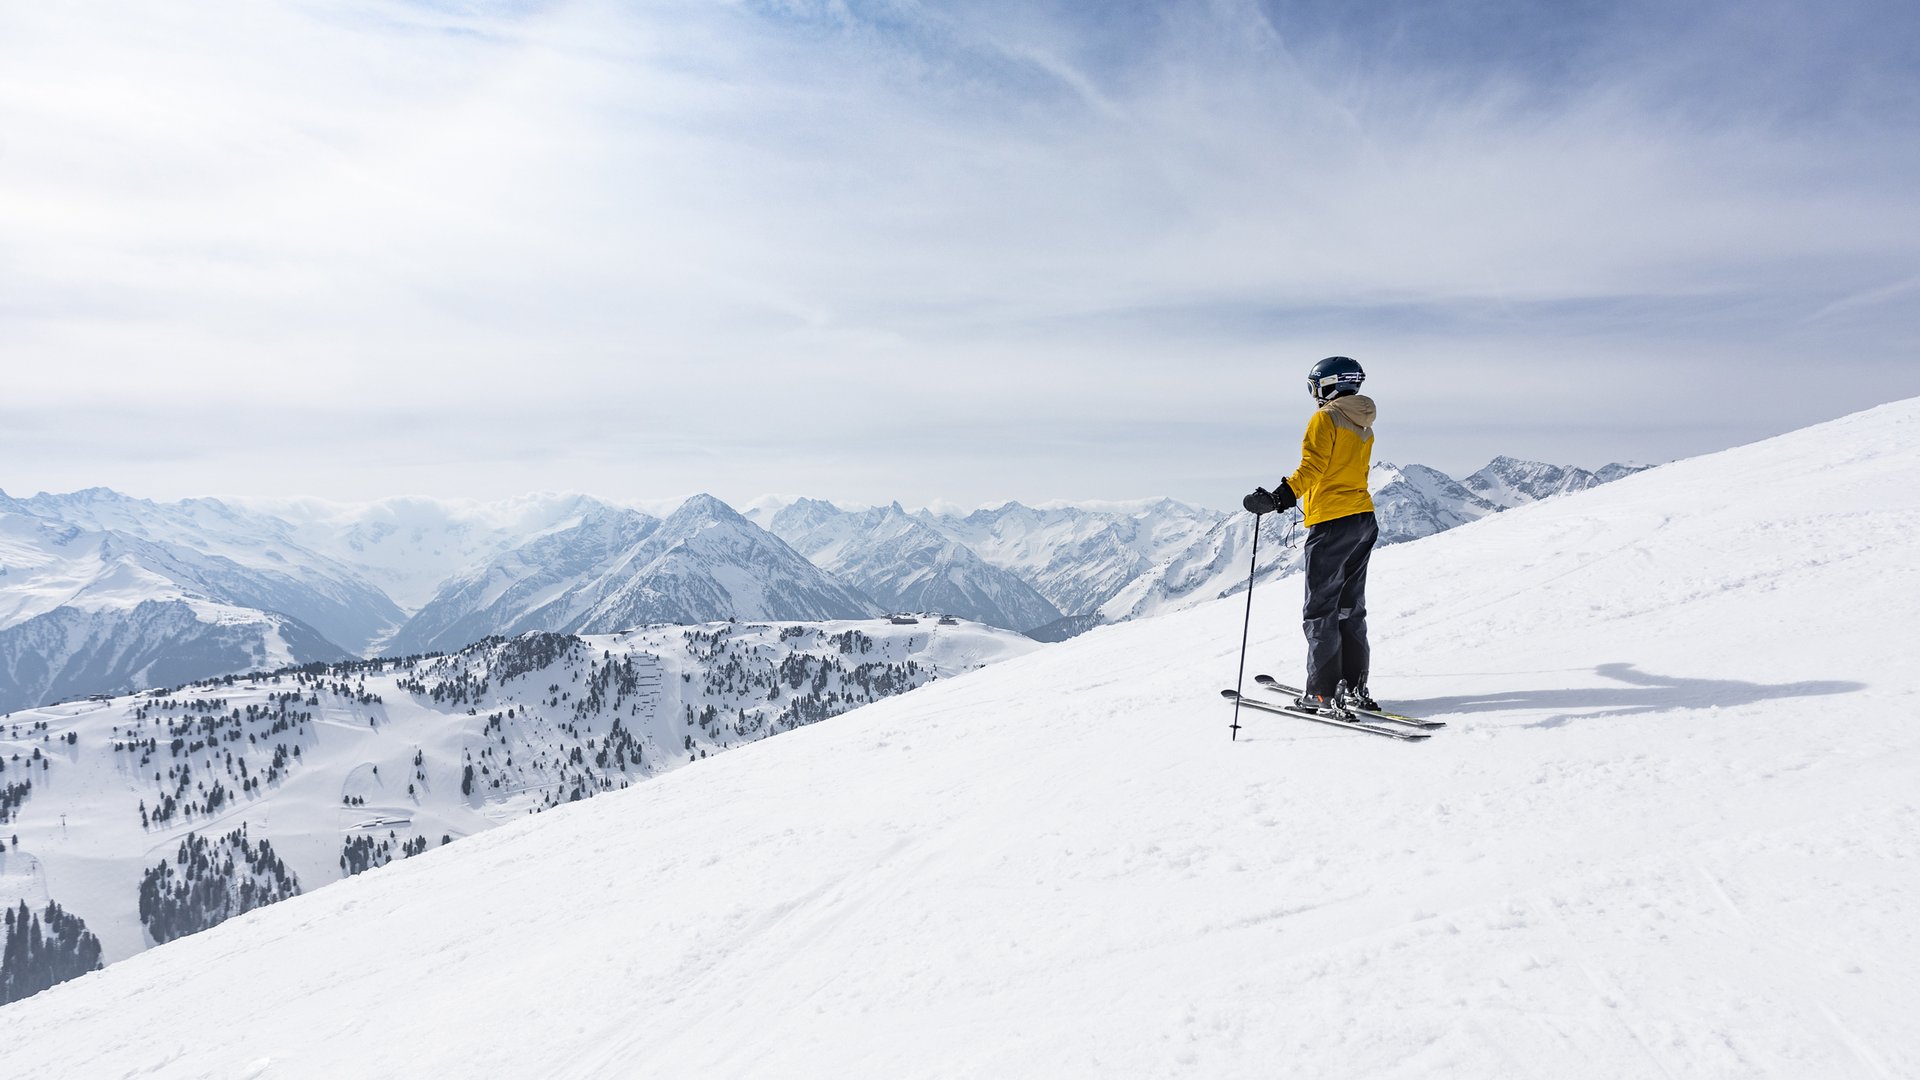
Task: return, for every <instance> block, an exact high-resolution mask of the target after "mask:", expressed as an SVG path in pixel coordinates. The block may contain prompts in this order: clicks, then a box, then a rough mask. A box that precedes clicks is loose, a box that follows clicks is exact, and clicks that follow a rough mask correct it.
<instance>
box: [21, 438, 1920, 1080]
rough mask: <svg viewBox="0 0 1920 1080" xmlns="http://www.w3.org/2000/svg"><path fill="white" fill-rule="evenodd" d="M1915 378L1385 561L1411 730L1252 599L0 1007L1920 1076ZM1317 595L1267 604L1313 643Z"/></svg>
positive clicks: (1575, 1068) (324, 1058) (535, 1045)
mask: <svg viewBox="0 0 1920 1080" xmlns="http://www.w3.org/2000/svg"><path fill="white" fill-rule="evenodd" d="M1917 493H1920V402H1912V401H1910V402H1902V403H1899V404H1896V405H1891V406H1887V407H1884V408H1881V409H1878V410H1875V411H1873V412H1869V413H1865V414H1861V415H1858V416H1853V417H1849V418H1846V419H1843V420H1840V421H1837V422H1834V423H1831V424H1827V425H1824V426H1821V427H1819V428H1815V429H1810V430H1808V431H1805V432H1801V433H1797V434H1794V435H1790V436H1787V437H1783V438H1780V439H1776V440H1773V441H1770V442H1766V443H1762V444H1759V445H1756V446H1752V447H1747V448H1744V449H1740V450H1736V451H1732V452H1728V453H1724V454H1720V455H1715V456H1712V457H1708V458H1703V459H1698V460H1694V461H1690V462H1684V463H1681V464H1678V465H1673V466H1668V467H1665V468H1661V469H1657V470H1654V471H1652V472H1648V473H1644V474H1641V475H1637V476H1632V477H1628V478H1626V479H1624V480H1621V481H1619V482H1618V483H1615V484H1610V485H1607V486H1605V487H1602V488H1599V489H1596V490H1593V491H1590V492H1586V493H1583V494H1580V495H1577V496H1574V497H1569V498H1566V499H1559V500H1551V501H1548V502H1544V503H1539V504H1535V505H1532V506H1527V507H1522V508H1520V509H1517V510H1514V511H1512V512H1509V513H1503V514H1500V515H1497V516H1494V517H1490V518H1487V519H1485V520H1482V521H1479V522H1476V523H1474V524H1471V525H1467V526H1463V527H1461V528H1459V529H1456V530H1452V531H1449V532H1447V533H1444V534H1441V535H1440V536H1437V537H1434V538H1430V539H1428V540H1424V541H1421V542H1419V543H1415V544H1407V545H1401V546H1396V547H1392V548H1387V549H1384V550H1382V551H1380V552H1379V553H1378V554H1377V555H1376V557H1375V563H1374V579H1373V580H1374V598H1373V623H1374V626H1375V628H1376V646H1377V657H1378V663H1379V671H1378V676H1377V678H1376V689H1377V690H1378V691H1379V692H1380V694H1381V696H1382V697H1384V698H1387V699H1389V700H1391V701H1393V702H1395V703H1398V704H1400V705H1402V706H1404V707H1406V708H1408V709H1410V710H1413V711H1417V712H1424V713H1428V714H1437V715H1441V716H1444V717H1445V718H1447V719H1448V720H1449V721H1450V722H1451V725H1452V726H1451V727H1449V728H1448V729H1447V730H1445V731H1444V732H1442V733H1441V735H1440V736H1439V737H1437V738H1435V739H1433V740H1432V741H1430V742H1427V743H1422V744H1417V745H1403V744H1398V743H1393V742H1389V741H1387V740H1382V739H1374V738H1371V737H1367V736H1361V735H1350V734H1347V733H1342V732H1335V731H1329V730H1325V729H1321V728H1317V727H1313V726H1311V725H1307V724H1304V723H1300V722H1296V721H1292V720H1289V719H1286V718H1280V717H1265V716H1251V717H1246V718H1244V720H1245V722H1247V723H1248V725H1249V726H1248V727H1247V729H1246V730H1244V731H1243V732H1242V733H1241V735H1242V737H1241V740H1240V741H1239V742H1237V743H1232V742H1229V741H1228V739H1227V710H1228V709H1229V706H1226V705H1225V704H1223V703H1222V702H1221V701H1220V700H1219V699H1218V698H1217V697H1216V696H1215V694H1216V691H1217V690H1218V689H1219V687H1220V686H1221V685H1222V684H1223V683H1224V682H1228V681H1230V680H1231V676H1232V672H1233V665H1234V660H1235V656H1236V652H1237V649H1238V647H1239V632H1240V618H1241V605H1240V603H1239V601H1237V600H1227V601H1222V602H1217V603H1211V604H1207V605H1203V606H1199V607H1196V608H1193V609H1190V610H1187V611H1182V612H1178V613H1175V614H1171V615H1167V616H1165V617H1164V618H1160V619H1155V620H1146V621H1141V622H1134V623H1128V624H1124V625H1121V626H1115V627H1110V628H1105V629H1101V630H1098V631H1095V632H1093V633H1091V634H1089V635H1087V636H1085V637H1082V638H1079V639H1077V640H1075V641H1073V642H1069V643H1067V644H1064V645H1060V646H1057V647H1054V648H1052V649H1048V650H1044V651H1041V652H1039V653H1036V654H1033V655H1030V656H1027V657H1023V658H1021V659H1016V660H1010V661H1007V662H1005V663H1003V664H999V665H996V666H995V667H992V668H989V669H987V670H985V671H982V672H979V673H977V674H974V675H970V676H967V677H964V678H960V679H955V680H951V681H947V682H941V683H937V684H935V685H933V686H931V687H928V688H926V689H923V690H920V691H916V692H914V693H913V694H909V695H905V696H903V697H899V698H895V699H892V700H889V701H886V702H882V703H880V704H877V705H874V706H871V707H869V708H865V709H861V710H858V711H856V712H854V713H850V714H847V715H845V716H842V717H840V718H838V719H836V720H834V721H831V722H828V723H824V724H820V725H815V726H813V727H809V728H805V729H802V730H800V731H796V732H793V733H791V734H787V735H783V736H781V737H780V738H777V739H772V740H768V741H766V742H762V743H757V744H755V745H752V746H748V747H745V748H742V749H739V750H736V751H733V752H730V753H728V754H726V755H724V756H722V757H720V758H718V759H716V760H712V761H708V762H704V763H701V764H698V765H696V766H693V767H690V768H686V769H682V770H679V771H677V772H675V773H673V774H670V775H668V776H665V777H663V778H661V779H659V780H657V781H654V782H651V783H648V784H645V785H641V786H639V787H637V788H635V789H633V790H630V791H627V792H624V793H619V794H615V795H611V796H608V797H604V798H600V799H596V800H593V801H592V802H589V803H583V804H579V805H577V806H574V807H569V808H566V809H562V810H559V811H556V812H554V813H550V814H546V815H542V816H540V817H538V818H533V819H529V820H527V821H525V822H522V823H519V824H516V825H513V826H510V827H505V828H501V829H497V830H494V831H492V832H489V833H486V834H484V835H482V836H478V837H475V838H473V839H472V840H469V841H466V842H464V843H462V844H458V845H455V846H453V847H450V848H447V849H445V850H444V851H436V852H431V853H429V854H427V855H426V856H424V857H421V858H418V859H413V860H408V861H407V862H405V863H403V864H399V865H395V866H392V867H389V868H387V869H384V870H376V871H373V872H371V873H368V874H366V875H363V876H361V877H358V878H354V879H352V880H350V881H347V882H345V883H342V884H340V885H338V886H333V887H329V888H327V889H324V890H321V891H319V892H317V893H313V894H309V895H306V896H302V897H299V898H296V899H293V900H290V901H287V902H286V903H283V904H280V905H276V906H274V907H271V908H268V909H265V910H263V911H259V912H255V913H252V914H250V915H247V916H244V917H242V918H239V919H236V920H234V921H232V922H229V923H227V924H225V925H222V926H220V927H218V928H215V929H214V930H211V931H209V932H207V933H205V934H201V935H198V936H195V937H192V938H188V939H186V940H184V941H181V942H178V943H174V944H170V945H167V946H165V947H162V948H159V949H155V950H153V951H151V952H148V953H146V954H143V955H141V956H139V957H136V958H134V959H132V960H129V961H127V962H125V963H122V964H118V965H115V966H114V967H112V968H110V969H108V970H106V971H105V972H102V973H98V974H94V975H89V976H85V977H83V978H81V979H78V980H76V981H74V982H71V983H68V984H66V985H63V986H59V987H56V988H54V989H53V990H51V991H50V992H48V993H45V994H42V995H40V996H39V997H36V998H33V999H29V1000H27V1001H25V1002H22V1003H20V1004H18V1005H15V1006H12V1007H10V1008H9V1009H7V1010H4V1011H0V1045H5V1046H6V1047H7V1059H6V1060H7V1066H8V1071H9V1073H10V1074H14V1075H21V1076H52V1075H86V1076H120V1075H130V1074H138V1075H143V1076H161V1077H187V1076H196V1077H197V1076H208V1075H217V1076H247V1077H275V1078H280V1077H285V1078H292V1077H339V1076H357V1077H388V1076H391V1077H407V1078H414V1077H419V1076H427V1075H446V1076H456V1075H458V1076H470V1075H484V1076H494V1077H535V1076H540V1077H611V1076H629V1075H660V1076H703V1077H718V1076H846V1075H859V1076H981V1077H987V1076H992V1077H1005V1076H1035V1077H1057V1076H1068V1075H1074V1076H1102V1077H1107V1076H1173V1075H1181V1076H1206V1077H1271V1076H1275V1075H1298V1076H1315V1077H1362V1076H1364V1077H1374V1078H1378V1077H1409V1078H1410V1077H1426V1076H1440V1075H1456V1076H1474V1077H1501V1076H1528V1077H1532V1076H1542V1075H1551V1076H1556V1077H1622V1076H1659V1075H1672V1076H1687V1077H1743V1078H1745V1077H1754V1076H1778V1077H1811V1076H1820V1077H1828V1076H1912V1075H1916V1074H1920V1037H1917V1036H1916V1035H1915V1026H1914V1024H1913V1023H1912V1013H1913V1008H1914V1005H1915V1002H1916V995H1915V991H1914V988H1913V982H1912V973H1913V971H1915V970H1917V969H1920V931H1916V929H1915V923H1914V920H1913V918H1912V913H1913V910H1914V893H1915V889H1916V887H1917V886H1920V813H1917V812H1916V810H1915V808H1914V805H1913V778H1914V776H1915V775H1916V774H1917V769H1920V725H1916V724H1915V723H1914V719H1915V716H1914V714H1915V711H1916V709H1917V708H1920V674H1917V673H1916V670H1915V665H1914V664H1913V662H1912V657H1913V655H1914V652H1915V647H1916V645H1920V631H1916V630H1915V627H1916V626H1920V539H1916V537H1920V494H1917ZM1298 601H1299V594H1298V588H1297V581H1295V580H1293V579H1289V580H1287V581H1283V582H1276V583H1274V584H1271V585H1269V586H1265V587H1263V588H1262V590H1261V592H1260V593H1259V594H1258V595H1257V597H1256V603H1255V606H1254V611H1255V626H1254V638H1253V640H1254V655H1255V657H1256V658H1257V661H1256V664H1257V667H1259V668H1277V669H1278V670H1279V671H1281V672H1283V673H1284V672H1289V671H1292V670H1294V668H1295V666H1296V665H1297V662H1298V653H1299V652H1300V647H1299V644H1298V627H1297V625H1296V614H1297V610H1298Z"/></svg>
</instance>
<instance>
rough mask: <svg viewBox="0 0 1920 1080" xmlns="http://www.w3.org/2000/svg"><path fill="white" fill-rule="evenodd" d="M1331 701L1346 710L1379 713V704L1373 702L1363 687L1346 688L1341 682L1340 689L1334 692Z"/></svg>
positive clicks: (1370, 695) (1371, 696)
mask: <svg viewBox="0 0 1920 1080" xmlns="http://www.w3.org/2000/svg"><path fill="white" fill-rule="evenodd" d="M1333 699H1334V700H1335V701H1337V702H1339V703H1340V704H1341V705H1342V706H1344V707H1346V708H1348V709H1364V710H1365V711H1367V712H1379V711H1380V703H1379V702H1377V701H1375V700H1373V695H1372V694H1369V693H1367V688H1366V687H1365V686H1348V685H1347V684H1346V683H1344V682H1342V683H1341V684H1340V689H1338V690H1336V691H1334V694H1333Z"/></svg>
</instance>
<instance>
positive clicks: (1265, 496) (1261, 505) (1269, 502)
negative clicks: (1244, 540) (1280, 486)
mask: <svg viewBox="0 0 1920 1080" xmlns="http://www.w3.org/2000/svg"><path fill="white" fill-rule="evenodd" d="M1240 505H1241V506H1244V507H1246V508H1247V513H1249V514H1252V515H1254V516H1255V517H1258V516H1259V515H1261V514H1271V513H1273V512H1274V511H1275V510H1278V509H1280V504H1279V502H1277V501H1275V499H1274V497H1273V492H1271V491H1268V490H1267V489H1266V488H1254V489H1253V492H1252V494H1250V495H1248V496H1247V497H1246V498H1244V499H1241V500H1240Z"/></svg>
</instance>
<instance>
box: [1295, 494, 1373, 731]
mask: <svg viewBox="0 0 1920 1080" xmlns="http://www.w3.org/2000/svg"><path fill="white" fill-rule="evenodd" d="M1379 538H1380V526H1379V524H1378V523H1377V522H1376V521H1375V520H1374V517H1373V514H1371V513H1365V514H1353V515H1351V516H1349V517H1343V518H1334V519H1333V520H1332V521H1323V522H1321V523H1320V524H1318V525H1315V526H1314V527H1313V528H1311V529H1308V530H1307V603H1306V608H1305V610H1304V611H1303V612H1302V613H1301V621H1302V623H1303V625H1304V626H1305V628H1306V631H1307V687H1306V690H1307V693H1309V694H1322V695H1325V696H1327V697H1332V696H1333V691H1334V689H1335V688H1336V687H1337V686H1338V685H1339V684H1340V681H1341V680H1342V679H1345V680H1346V682H1347V685H1348V686H1365V685H1366V684H1367V667H1368V664H1369V663H1370V661H1371V660H1372V659H1373V654H1372V652H1371V651H1370V650H1369V649H1368V648H1367V561H1368V560H1369V559H1371V558H1372V557H1373V544H1374V541H1376V540H1378V539H1379Z"/></svg>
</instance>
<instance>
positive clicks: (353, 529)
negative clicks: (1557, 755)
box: [0, 458, 1632, 712]
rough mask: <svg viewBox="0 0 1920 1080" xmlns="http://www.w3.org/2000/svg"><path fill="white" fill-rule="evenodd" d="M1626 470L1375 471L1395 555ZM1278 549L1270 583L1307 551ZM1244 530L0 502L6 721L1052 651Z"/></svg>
mask: <svg viewBox="0 0 1920 1080" xmlns="http://www.w3.org/2000/svg"><path fill="white" fill-rule="evenodd" d="M1631 471H1632V470H1631V469H1629V468H1627V467H1624V466H1609V467H1608V469H1606V470H1602V471H1601V472H1600V473H1597V474H1596V473H1587V472H1583V471H1581V470H1577V469H1565V468H1561V467H1558V466H1551V465H1542V464H1539V463H1528V462H1519V461H1514V460H1512V459H1508V458H1500V459H1497V460H1495V461H1494V462H1493V463H1492V464H1490V465H1488V466H1487V468H1485V469H1483V470H1481V471H1480V472H1478V473H1475V474H1474V475H1473V476H1472V477H1469V478H1468V480H1467V481H1466V482H1464V483H1460V482H1455V481H1454V480H1452V479H1451V478H1449V477H1447V476H1445V475H1444V474H1442V473H1439V472H1437V471H1435V470H1432V469H1426V468H1423V467H1421V466H1407V467H1405V468H1395V467H1393V466H1390V465H1382V466H1380V467H1378V468H1376V469H1375V472H1374V486H1375V488H1376V491H1377V493H1378V501H1379V505H1380V515H1381V522H1382V533H1383V537H1384V538H1385V539H1386V540H1387V541H1388V542H1398V541H1403V540H1410V539H1415V538H1418V537H1421V536H1427V535H1431V534H1432V533H1434V532H1438V531H1440V530H1442V529H1446V528H1451V527H1453V526H1455V525H1458V524H1462V523H1464V522H1467V521H1472V520H1475V519H1477V518H1479V517H1483V516H1485V515H1487V514H1489V513H1494V512H1496V511H1498V510H1500V509H1504V508H1507V507H1510V506H1514V505H1518V504H1521V503H1524V502H1529V501H1533V500H1537V499H1539V498H1544V497H1547V496H1550V495H1554V494H1559V493H1563V492H1568V491H1577V490H1582V489H1584V488H1586V487H1589V486H1591V485H1593V484H1595V483H1598V482H1601V481H1603V480H1605V479H1608V478H1612V477H1615V476H1617V475H1624V474H1625V473H1628V472H1631ZM1268 524H1269V525H1270V526H1277V525H1279V524H1280V523H1279V522H1278V521H1277V520H1270V521H1269V522H1268ZM1283 534H1284V530H1282V531H1281V532H1280V533H1278V534H1276V535H1275V537H1274V538H1273V541H1274V542H1273V543H1272V544H1271V546H1270V547H1268V548H1266V549H1265V550H1263V561H1262V573H1263V574H1272V573H1276V572H1280V571H1281V570H1283V569H1285V568H1286V567H1287V566H1290V565H1292V561H1293V560H1295V559H1297V550H1296V549H1295V548H1291V547H1288V546H1286V545H1283V544H1282V543H1280V540H1281V539H1282V536H1283ZM1250 539H1251V531H1250V529H1249V528H1248V519H1247V518H1246V515H1244V514H1242V513H1233V514H1227V513H1222V512H1220V511H1216V510H1209V509H1204V508H1199V507H1193V506H1188V505H1185V504H1182V503H1179V502H1176V501H1174V500H1171V499H1160V500H1149V501H1143V502H1138V503H1126V504H1087V505H1067V504H1049V505H1046V506H1041V507H1029V506H1025V505H1022V504H1020V503H1006V504H1004V505H1001V506H998V507H994V508H988V509H981V510H977V511H974V512H972V513H968V514H955V513H935V512H933V511H930V510H922V511H917V512H913V513H909V512H907V511H906V510H904V509H903V508H901V507H900V506H898V505H891V506H884V507H878V508H871V509H843V508H841V507H837V506H834V505H833V504H830V503H826V502H822V501H819V500H813V499H799V500H770V501H764V502H761V503H759V504H756V505H755V506H754V507H753V508H752V509H751V510H750V511H749V513H748V514H745V515H742V514H740V513H737V512H735V511H734V510H733V508H731V507H729V506H727V505H726V504H725V503H723V502H721V501H720V500H718V499H715V498H713V497H712V496H710V495H699V496H695V497H693V498H691V499H688V500H687V501H686V502H685V503H683V504H681V505H680V506H678V507H677V508H675V509H673V510H672V511H671V512H670V513H667V515H666V516H665V517H664V518H659V517H655V516H653V515H652V514H648V513H645V512H642V511H640V510H637V509H633V508H631V507H623V506H616V505H613V504H610V503H607V502H605V501H602V500H599V499H595V498H592V497H590V496H586V495H577V494H576V495H542V496H528V497H526V498H521V499H513V500H507V501H503V502H500V503H495V504H476V503H460V502H436V501H433V500H427V499H417V498H416V499H389V500H384V501H381V502H377V503H372V504H367V505H363V506H357V507H344V506H338V505H333V504H327V503H322V502H319V501H316V500H299V499H296V500H280V501H272V502H252V503H246V504H237V503H229V502H223V501H220V500H217V499H188V500H184V501H182V502H178V503H156V502H152V501H149V500H144V499H136V498H131V497H129V496H125V495H121V494H118V493H115V492H111V491H107V490H104V489H99V488H95V489H90V490H87V491H81V492H75V493H72V494H69V495H49V494H40V495H35V496H33V497H32V498H29V499H17V498H12V497H8V496H6V495H5V494H4V493H3V492H0V712H4V711H7V710H10V709H18V708H22V707H25V706H29V705H36V704H41V703H44V702H47V701H52V700H58V699H62V698H71V697H76V696H84V695H87V694H94V693H118V692H122V691H129V690H136V689H143V688H147V687H154V686H166V685H172V684H175V683H178V682H181V681H184V680H187V679H194V678H201V677H207V676H213V675H220V674H226V673H232V672H241V671H249V670H256V669H258V668H261V667H263V666H272V665H274V664H278V663H296V664H297V663H308V662H313V661H322V660H332V659H338V658H341V657H346V656H373V655H388V656H392V655H408V654H414V653H420V652H428V651H446V650H453V649H458V648H461V647H463V646H465V645H467V644H470V643H472V642H474V641H477V640H479V639H481V638H483V637H486V636H488V635H492V634H507V635H511V634H517V633H521V632H523V631H528V630H545V631H553V632H560V633H610V632H614V631H618V630H623V629H627V628H630V627H635V626H642V625H646V624H649V623H699V622H708V621H713V620H720V619H728V618H734V619H763V620H764V619H774V620H803V621H817V620H823V619H845V618H858V617H865V616H869V615H873V614H877V613H880V612H884V611H890V610H916V611H942V612H947V613H950V614H953V615H955V616H958V617H960V618H965V619H970V620H975V621H979V622H984V623H987V624H990V625H994V626H1000V627H1004V628H1007V629H1012V630H1019V631H1030V632H1032V633H1033V635H1034V636H1035V637H1036V638H1040V639H1043V640H1060V639H1063V638H1065V637H1070V636H1072V635H1073V634H1075V633H1078V632H1081V631H1083V630H1086V629H1088V628H1090V627H1092V626H1096V625H1100V624H1103V623H1112V622H1122V621H1126V620H1129V619H1133V618H1139V617H1142V616H1146V615H1153V614H1161V613H1165V612H1167V611H1172V610H1178V609H1180V608H1182V607H1184V606H1188V605H1191V604H1194V603H1199V602H1202V601H1204V600H1207V599H1211V598H1213V597H1216V596H1220V595H1225V594H1227V593H1229V592H1232V591H1234V590H1235V589H1237V588H1242V587H1244V571H1241V570H1236V569H1235V567H1236V565H1238V566H1244V565H1245V564H1246V562H1245V557H1246V555H1247V552H1246V550H1245V549H1246V546H1247V544H1248V543H1249V542H1250Z"/></svg>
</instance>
